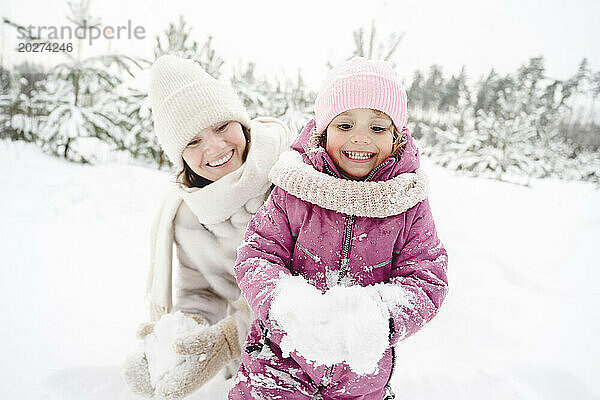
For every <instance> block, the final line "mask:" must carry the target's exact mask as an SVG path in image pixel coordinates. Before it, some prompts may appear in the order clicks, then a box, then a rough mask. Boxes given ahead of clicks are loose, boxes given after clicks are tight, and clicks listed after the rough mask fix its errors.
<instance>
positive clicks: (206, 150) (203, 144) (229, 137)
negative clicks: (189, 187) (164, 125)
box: [182, 121, 246, 182]
mask: <svg viewBox="0 0 600 400" xmlns="http://www.w3.org/2000/svg"><path fill="white" fill-rule="evenodd" d="M245 149H246V137H245V136H244V131H243V130H242V125H241V124H240V123H239V122H236V121H225V122H220V123H218V124H215V125H212V126H209V127H208V128H205V129H203V130H201V131H200V132H199V133H198V134H197V135H196V136H195V137H194V138H193V139H192V140H190V142H189V143H188V145H187V146H186V148H185V150H183V154H182V157H183V159H184V160H185V162H186V163H187V165H188V166H189V167H190V168H191V169H192V171H194V172H195V173H196V174H198V175H200V176H202V177H203V178H206V179H208V180H211V181H213V182H214V181H216V180H219V179H220V178H222V177H224V176H225V175H227V174H228V173H230V172H233V171H235V170H236V169H238V168H239V167H241V166H242V164H243V163H244V161H243V159H242V156H243V154H244V151H245Z"/></svg>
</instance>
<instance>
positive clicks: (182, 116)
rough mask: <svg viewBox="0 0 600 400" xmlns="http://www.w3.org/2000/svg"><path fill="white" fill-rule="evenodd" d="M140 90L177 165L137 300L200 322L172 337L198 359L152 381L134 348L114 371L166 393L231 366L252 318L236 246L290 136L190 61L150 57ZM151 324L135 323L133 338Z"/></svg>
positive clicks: (137, 386) (154, 315)
mask: <svg viewBox="0 0 600 400" xmlns="http://www.w3.org/2000/svg"><path fill="white" fill-rule="evenodd" d="M149 96H150V99H151V101H152V113H153V118H154V127H155V131H156V135H157V136H158V139H159V142H160V144H161V146H162V148H163V150H164V151H165V153H166V154H167V156H168V157H169V159H170V160H171V161H172V162H173V164H174V165H175V166H176V168H177V186H176V187H175V188H174V190H173V191H172V192H171V193H170V194H169V195H168V196H167V198H166V199H165V201H164V203H163V205H162V207H161V209H160V212H159V214H158V216H157V218H156V220H155V222H154V224H153V228H152V234H151V237H152V257H151V268H150V272H149V275H148V282H147V302H148V305H149V308H150V315H151V320H152V321H157V320H158V319H159V318H160V317H161V316H162V315H164V314H165V313H169V312H172V311H177V310H180V311H182V312H184V313H186V314H189V315H190V316H193V317H194V318H195V319H196V320H197V321H198V322H200V323H201V325H202V327H201V329H198V330H196V331H195V332H194V333H193V334H192V335H191V336H190V337H189V338H187V340H185V341H183V342H180V343H176V344H175V345H176V346H177V349H178V352H180V353H181V354H195V353H197V354H200V353H202V354H206V356H207V357H206V359H204V360H203V361H202V362H186V363H183V364H181V365H179V366H178V367H177V368H176V369H175V370H173V371H171V372H169V373H167V374H166V375H165V376H164V377H163V378H162V379H160V380H159V381H158V382H157V383H156V386H155V387H153V385H152V384H151V383H150V375H149V372H148V363H147V360H146V358H145V355H144V353H143V351H141V350H140V351H138V352H137V353H135V354H133V355H132V356H130V357H129V358H128V359H127V360H126V362H125V365H124V377H125V380H126V381H127V383H128V384H129V386H130V387H131V388H132V390H133V391H134V392H136V393H139V394H142V395H145V396H148V397H151V396H156V397H159V398H170V399H174V398H181V397H184V396H186V395H188V394H190V393H191V392H193V391H194V390H196V389H197V388H199V387H200V386H201V385H202V384H204V383H205V382H206V381H208V380H209V379H210V378H211V377H213V376H214V375H215V374H216V373H217V372H218V371H220V370H221V369H222V368H227V369H228V372H229V374H232V373H233V372H234V371H235V370H236V369H237V367H238V365H239V358H240V348H241V346H242V344H243V342H244V341H245V339H246V336H247V333H248V327H249V324H250V323H251V322H252V320H253V319H254V317H253V315H252V314H251V311H249V308H248V306H247V304H246V301H245V300H244V298H243V297H241V296H240V290H239V288H238V286H237V284H236V281H235V277H234V276H233V265H234V263H235V258H236V249H237V247H238V246H239V245H240V243H241V241H242V239H243V236H244V232H245V230H246V226H247V224H248V221H249V220H250V218H251V217H252V216H253V215H254V214H255V213H256V212H257V211H258V209H259V208H260V207H261V206H262V204H263V202H264V201H265V200H266V198H267V197H268V195H269V193H270V191H271V184H270V183H269V181H268V173H269V170H270V169H271V166H272V165H273V164H274V163H275V161H276V160H277V158H278V156H279V154H281V153H282V152H284V151H286V150H287V149H288V148H289V144H290V142H291V141H292V139H293V137H292V135H291V133H290V131H289V130H288V129H287V128H286V127H285V125H284V124H283V123H282V122H280V121H279V120H277V119H273V118H257V119H255V120H252V121H251V120H250V118H249V117H248V114H247V112H246V109H245V108H244V106H243V105H242V102H241V101H240V99H239V98H238V96H237V95H236V93H235V92H234V91H233V89H232V88H231V87H230V86H229V85H228V84H226V83H223V82H221V81H217V80H215V79H214V78H212V77H211V76H210V75H208V74H207V73H206V72H205V71H204V70H202V68H201V67H200V66H199V65H198V64H197V63H195V62H194V61H191V60H185V59H181V58H178V57H175V56H171V55H166V56H162V57H160V58H159V59H157V60H156V62H155V63H154V64H153V66H152V72H151V83H150V90H149ZM173 243H175V246H176V249H177V252H176V257H177V261H178V262H177V263H175V266H174V268H173V267H172V246H173ZM172 282H174V285H173V287H174V288H175V290H174V293H171V287H172ZM153 325H154V324H153V323H145V324H142V325H141V326H140V328H139V330H138V337H140V338H143V337H145V336H146V335H148V334H149V333H150V332H152V329H153Z"/></svg>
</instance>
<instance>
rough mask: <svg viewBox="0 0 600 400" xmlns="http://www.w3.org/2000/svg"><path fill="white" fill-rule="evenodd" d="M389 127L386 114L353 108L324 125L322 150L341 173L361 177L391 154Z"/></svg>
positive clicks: (388, 118) (351, 177) (391, 139)
mask: <svg viewBox="0 0 600 400" xmlns="http://www.w3.org/2000/svg"><path fill="white" fill-rule="evenodd" d="M392 131H393V125H392V119H391V118H390V117H388V116H387V114H385V113H383V112H381V111H377V110H372V109H370V108H355V109H353V110H348V111H345V112H343V113H341V114H339V115H337V116H336V117H335V118H334V119H333V120H332V121H331V123H330V124H329V125H328V126H327V143H326V146H325V150H326V151H327V154H329V156H330V157H331V158H332V160H333V162H334V163H335V165H336V167H337V168H338V169H339V170H340V173H342V174H343V175H346V176H347V177H348V178H350V179H361V178H364V177H366V176H367V175H368V174H369V173H370V172H371V171H372V170H373V169H374V168H375V167H377V166H378V165H379V164H381V163H382V162H383V161H384V160H385V159H386V158H388V157H389V156H390V155H391V154H392V143H393V140H394V139H393V134H392Z"/></svg>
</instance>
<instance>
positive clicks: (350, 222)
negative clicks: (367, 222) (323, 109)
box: [319, 159, 393, 398]
mask: <svg viewBox="0 0 600 400" xmlns="http://www.w3.org/2000/svg"><path fill="white" fill-rule="evenodd" d="M391 161H392V160H388V161H386V162H384V163H382V164H379V165H378V166H377V167H376V168H374V169H373V171H371V172H370V173H369V175H367V177H366V178H365V181H368V180H370V179H371V178H372V177H373V175H375V174H376V173H377V171H379V170H380V169H381V168H382V167H384V166H385V165H387V164H389V163H390V162H391ZM323 168H324V169H325V170H326V172H327V173H328V174H329V175H332V176H336V175H335V173H334V172H333V171H331V169H330V168H329V165H328V164H327V161H326V160H325V159H323ZM353 227H354V216H353V215H348V214H346V223H345V226H344V242H343V244H342V260H341V263H340V273H339V275H338V279H337V284H338V285H339V284H340V283H341V281H342V279H343V278H344V277H345V276H346V274H347V272H348V264H349V262H350V260H349V255H350V242H351V240H352V228H353ZM333 367H334V366H333V365H332V366H330V367H328V368H327V371H326V372H325V376H324V377H323V382H322V386H321V388H325V387H327V386H329V385H330V384H331V379H332V376H333ZM390 377H391V375H390ZM319 391H320V390H319ZM392 398H393V397H392Z"/></svg>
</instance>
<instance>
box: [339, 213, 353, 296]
mask: <svg viewBox="0 0 600 400" xmlns="http://www.w3.org/2000/svg"><path fill="white" fill-rule="evenodd" d="M353 227H354V216H353V215H347V214H346V224H345V228H344V243H343V247H342V261H341V264H340V273H339V275H338V279H337V284H338V285H339V284H340V283H341V282H342V279H343V278H344V277H345V276H346V273H347V272H348V263H349V262H350V261H349V254H350V241H351V240H352V228H353Z"/></svg>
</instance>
